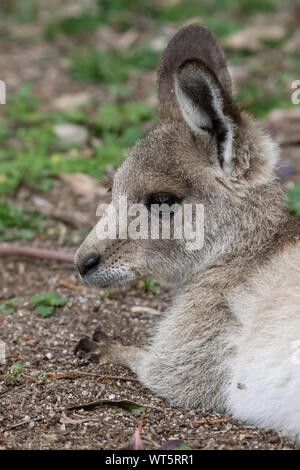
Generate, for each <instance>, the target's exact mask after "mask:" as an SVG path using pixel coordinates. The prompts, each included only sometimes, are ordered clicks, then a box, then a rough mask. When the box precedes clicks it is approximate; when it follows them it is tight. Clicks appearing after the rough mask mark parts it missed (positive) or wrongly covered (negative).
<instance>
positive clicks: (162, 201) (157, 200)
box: [146, 192, 181, 215]
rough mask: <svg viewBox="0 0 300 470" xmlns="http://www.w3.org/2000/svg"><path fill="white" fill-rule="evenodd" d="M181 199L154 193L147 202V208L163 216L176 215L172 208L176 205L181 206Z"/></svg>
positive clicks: (169, 194)
mask: <svg viewBox="0 0 300 470" xmlns="http://www.w3.org/2000/svg"><path fill="white" fill-rule="evenodd" d="M180 202H181V200H180V199H179V197H177V196H175V194H172V193H163V192H161V193H152V194H149V195H148V197H147V200H146V206H147V208H148V209H149V210H150V209H151V210H152V211H154V212H158V213H159V214H160V215H163V214H167V213H168V214H174V212H175V210H174V208H172V206H173V205H174V204H180Z"/></svg>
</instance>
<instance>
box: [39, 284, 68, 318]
mask: <svg viewBox="0 0 300 470" xmlns="http://www.w3.org/2000/svg"><path fill="white" fill-rule="evenodd" d="M67 301H68V299H67V298H66V297H59V295H58V294H57V292H55V291H52V290H50V291H48V292H41V293H40V294H37V295H34V296H33V297H31V299H30V303H31V304H32V305H34V306H35V310H36V312H37V313H38V314H39V315H41V316H42V317H49V316H50V315H52V313H53V312H54V309H55V307H62V306H63V305H65V304H66V303H67Z"/></svg>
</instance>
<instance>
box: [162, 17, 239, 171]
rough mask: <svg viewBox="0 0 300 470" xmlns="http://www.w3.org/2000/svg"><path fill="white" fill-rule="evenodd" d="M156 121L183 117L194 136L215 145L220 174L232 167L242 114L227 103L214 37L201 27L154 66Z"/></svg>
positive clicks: (226, 81)
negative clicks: (203, 136) (211, 140)
mask: <svg viewBox="0 0 300 470" xmlns="http://www.w3.org/2000/svg"><path fill="white" fill-rule="evenodd" d="M158 93H159V100H160V118H161V119H165V118H167V117H170V116H171V117H179V116H180V117H182V116H183V118H184V119H185V121H186V122H187V124H188V125H189V127H190V128H191V130H192V131H193V132H194V133H195V134H199V133H201V132H209V133H210V134H211V135H213V136H214V137H215V138H216V140H217V145H218V152H219V161H220V164H221V166H222V167H223V169H224V171H228V172H230V171H231V170H232V167H233V161H232V148H231V147H232V139H233V132H234V125H235V124H238V123H239V121H240V113H239V110H238V108H237V106H236V105H235V103H234V102H233V100H232V97H231V79H230V75H229V72H228V70H227V66H226V61H225V57H224V54H223V51H222V48H221V46H220V45H219V43H218V41H217V39H216V37H215V36H214V34H213V33H212V32H211V31H209V30H208V29H207V28H205V27H204V26H201V25H197V24H195V25H190V26H187V27H186V28H184V29H182V30H181V31H179V32H178V33H177V34H176V35H175V36H174V38H173V39H172V40H171V42H170V43H169V45H168V47H167V48H166V50H165V52H164V53H163V55H162V58H161V60H160V63H159V66H158Z"/></svg>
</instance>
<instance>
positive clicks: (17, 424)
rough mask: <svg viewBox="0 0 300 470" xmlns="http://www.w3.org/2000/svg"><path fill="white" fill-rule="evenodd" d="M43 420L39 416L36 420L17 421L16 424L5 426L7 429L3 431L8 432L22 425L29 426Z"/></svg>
mask: <svg viewBox="0 0 300 470" xmlns="http://www.w3.org/2000/svg"><path fill="white" fill-rule="evenodd" d="M42 419H43V418H42V417H41V416H38V417H37V418H32V419H23V420H22V421H19V422H18V423H16V424H12V425H11V426H7V428H5V429H4V431H9V430H10V429H15V428H18V427H20V426H23V425H24V424H29V423H32V422H34V421H41V420H42Z"/></svg>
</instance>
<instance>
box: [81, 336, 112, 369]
mask: <svg viewBox="0 0 300 470" xmlns="http://www.w3.org/2000/svg"><path fill="white" fill-rule="evenodd" d="M111 345H112V340H111V339H110V338H108V336H106V334H105V333H103V332H102V331H101V330H100V328H96V330H95V332H94V334H93V337H92V339H91V338H89V337H88V336H84V337H83V338H81V340H80V341H79V342H78V344H77V346H76V347H75V350H74V353H75V354H76V355H77V356H78V357H79V358H80V359H85V360H88V361H90V362H101V363H105V362H107V359H106V354H107V352H108V351H109V350H110V348H111Z"/></svg>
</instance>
